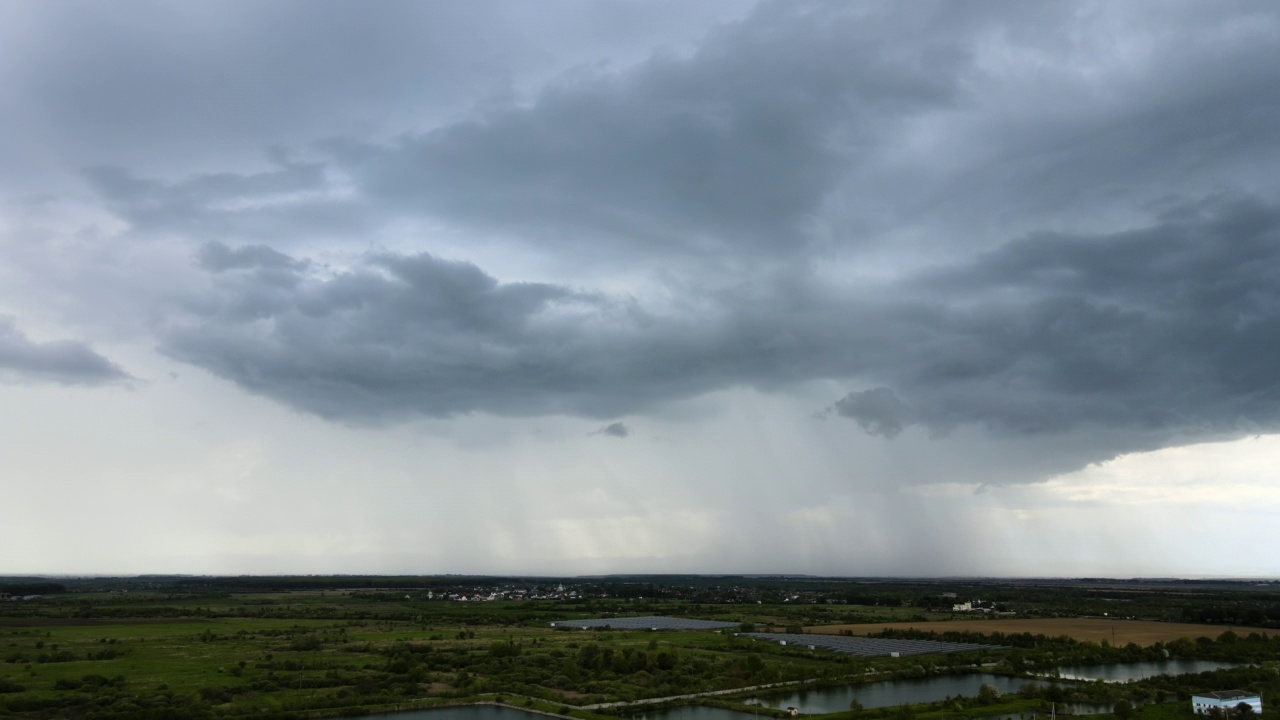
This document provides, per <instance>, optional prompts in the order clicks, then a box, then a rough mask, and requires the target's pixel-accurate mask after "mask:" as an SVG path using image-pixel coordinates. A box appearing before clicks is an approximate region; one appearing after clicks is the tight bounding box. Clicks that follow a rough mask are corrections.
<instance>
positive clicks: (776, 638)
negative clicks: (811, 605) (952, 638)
mask: <svg viewBox="0 0 1280 720" xmlns="http://www.w3.org/2000/svg"><path fill="white" fill-rule="evenodd" d="M741 634H742V635H743V636H744V637H750V638H752V639H755V640H769V641H771V642H776V643H780V644H782V645H800V646H802V647H808V648H811V649H817V648H822V649H823V650H831V651H832V652H838V653H844V654H846V655H858V656H860V657H893V656H895V654H896V655H897V656H904V657H905V656H907V655H926V654H929V653H956V652H969V651H972V650H1008V649H1009V648H1008V646H1005V645H979V644H976V643H956V642H938V641H934V640H888V639H883V638H864V637H848V636H843V635H795V634H791V633H741Z"/></svg>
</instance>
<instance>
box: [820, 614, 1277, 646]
mask: <svg viewBox="0 0 1280 720" xmlns="http://www.w3.org/2000/svg"><path fill="white" fill-rule="evenodd" d="M886 628H896V629H907V628H915V629H917V630H927V631H931V632H949V631H958V632H981V633H990V632H1001V633H1023V632H1029V633H1033V634H1037V635H1040V634H1043V635H1049V636H1051V637H1053V636H1058V635H1067V636H1069V637H1071V638H1074V639H1076V640H1089V641H1092V642H1101V641H1103V640H1106V641H1108V642H1114V643H1115V644H1117V645H1125V644H1128V643H1131V642H1133V643H1137V644H1139V645H1144V646H1145V645H1150V644H1152V643H1155V642H1169V641H1171V640H1177V639H1178V638H1183V637H1185V638H1193V639H1194V638H1198V637H1201V636H1203V637H1211V638H1216V637H1218V636H1219V635H1221V634H1222V633H1224V632H1226V631H1227V630H1228V629H1230V630H1232V631H1234V632H1235V633H1236V634H1237V635H1248V634H1249V633H1251V632H1257V633H1261V634H1264V635H1274V634H1277V633H1280V630H1269V629H1266V628H1251V627H1231V628H1228V627H1227V626H1226V625H1197V624H1192V623H1166V622H1150V621H1146V620H1108V619H1106V618H1046V619H1016V618H1011V619H1008V620H944V621H941V622H914V623H911V622H900V623H868V624H861V625H815V626H812V627H807V628H805V631H806V632H811V633H823V634H829V635H837V634H839V633H840V632H841V631H842V630H849V631H852V632H853V634H854V635H867V634H869V633H873V632H879V631H881V630H884V629H886Z"/></svg>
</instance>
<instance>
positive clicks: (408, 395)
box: [164, 197, 1280, 437]
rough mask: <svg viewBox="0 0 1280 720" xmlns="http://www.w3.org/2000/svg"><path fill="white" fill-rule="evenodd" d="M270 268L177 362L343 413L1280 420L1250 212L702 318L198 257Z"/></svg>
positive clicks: (819, 290)
mask: <svg viewBox="0 0 1280 720" xmlns="http://www.w3.org/2000/svg"><path fill="white" fill-rule="evenodd" d="M255 253H257V254H259V255H262V256H263V259H264V260H265V263H264V264H265V265H266V267H259V266H257V265H254V266H253V267H252V268H251V267H249V263H248V262H247V261H246V262H244V263H242V265H243V266H244V267H242V268H241V269H239V270H234V269H227V268H228V267H230V265H231V263H230V262H229V261H226V262H223V263H222V264H220V265H217V266H216V267H215V268H214V269H216V270H218V272H219V275H218V277H219V278H225V279H226V280H227V282H219V283H218V284H217V285H216V287H217V292H218V293H219V294H217V295H216V296H212V297H211V298H206V299H205V300H203V301H201V302H200V303H195V304H193V306H200V307H204V308H207V309H206V310H205V311H203V314H197V315H194V316H193V317H191V318H190V319H189V321H188V322H187V323H186V324H182V325H179V326H176V327H175V328H174V329H173V330H172V331H171V332H170V333H169V334H168V335H167V337H166V341H165V345H164V347H165V348H166V350H167V351H168V352H170V353H172V354H173V355H174V356H175V357H179V358H182V359H183V360H186V361H188V362H192V363H195V364H198V365H202V366H205V367H207V368H209V369H210V370H212V371H214V372H215V373H217V374H219V375H222V376H223V377H227V378H228V379H230V380H233V381H235V382H236V383H238V384H240V385H242V386H244V387H246V388H248V389H251V390H253V391H254V392H258V393H262V394H265V395H268V396H271V397H275V398H277V399H279V400H282V401H284V402H286V403H289V404H291V405H293V406H295V407H297V408H299V409H303V410H306V411H310V412H315V413H317V414H320V415H322V416H324V417H330V418H335V419H345V420H353V421H366V420H367V421H374V420H379V419H386V418H395V417H407V416H410V415H413V414H425V415H432V416H448V415H452V414H456V413H468V412H477V411H478V412H489V413H497V414H502V415H517V416H519V415H536V414H549V413H550V414H555V413H568V414H577V415H584V416H588V417H603V416H607V415H616V414H622V413H634V412H642V411H644V410H646V409H649V408H652V407H653V406H654V405H655V404H657V403H661V402H664V401H671V400H678V399H681V398H684V397H689V396H696V395H699V394H704V393H708V392H712V391H716V390H721V389H725V388H728V387H732V386H735V385H748V386H752V387H758V388H762V389H763V388H771V387H777V386H778V385H779V384H785V383H794V382H803V381H809V380H819V379H846V380H857V381H860V382H863V383H868V384H872V383H873V384H874V385H873V387H875V389H868V390H865V391H857V392H851V393H850V394H849V395H848V396H847V397H845V398H843V399H841V400H839V401H838V402H836V403H835V405H834V409H835V410H836V411H837V413H838V414H839V415H841V416H844V417H848V418H851V419H853V420H856V421H857V422H858V424H859V425H861V427H862V428H863V429H864V430H866V431H867V432H869V433H872V434H876V435H882V436H885V437H893V436H895V435H897V434H899V433H900V432H901V431H902V430H903V429H904V428H905V427H908V426H910V425H912V424H920V425H925V426H928V427H929V428H931V429H932V430H933V431H935V432H946V431H948V430H950V429H951V428H954V427H955V426H957V425H962V424H974V425H978V426H981V427H984V428H986V429H988V430H990V431H993V432H996V433H999V434H1006V435H1034V434H1042V433H1064V432H1068V431H1071V430H1074V429H1077V428H1079V427H1081V426H1086V425H1089V426H1103V427H1113V428H1128V429H1133V430H1138V431H1144V432H1145V431H1158V432H1169V433H1172V432H1180V433H1183V432H1203V433H1207V434H1210V435H1212V434H1215V433H1229V432H1232V431H1238V432H1249V431H1254V430H1255V429H1259V428H1261V429H1272V428H1275V427H1276V426H1277V422H1280V415H1278V413H1277V407H1280V406H1278V405H1277V402H1276V400H1277V398H1276V395H1275V393H1276V390H1275V388H1276V387H1277V386H1280V297H1278V296H1277V291H1276V289H1275V286H1274V282H1273V278H1275V277H1277V276H1280V210H1277V208H1276V207H1275V206H1274V205H1269V204H1266V203H1263V202H1261V201H1259V200H1257V199H1255V198H1248V197H1215V198H1210V199H1206V200H1204V201H1201V202H1196V203H1185V204H1180V205H1178V206H1176V207H1169V208H1167V209H1166V210H1164V211H1163V212H1162V213H1161V214H1160V215H1159V216H1158V217H1156V218H1154V219H1153V221H1152V223H1151V224H1150V225H1148V226H1146V227H1142V228H1137V229H1133V230H1128V231H1124V232H1120V233H1113V234H1105V235H1049V234H1042V235H1036V236H1030V237H1026V238H1022V239H1018V240H1014V241H1011V242H1009V243H1007V244H1005V245H1003V246H1001V247H999V248H997V249H995V250H992V251H989V252H987V253H985V254H983V255H981V256H979V257H978V258H976V259H975V260H973V261H971V262H967V263H961V264H957V265H955V266H951V267H945V268H938V269H935V270H931V271H928V272H925V273H920V274H916V275H911V276H908V277H905V278H903V279H900V280H898V281H895V282H892V283H889V284H887V285H885V286H883V287H880V288H877V289H876V290H877V292H870V293H866V292H863V293H852V294H851V293H843V292H841V291H839V290H838V289H835V288H824V287H822V285H821V283H820V282H819V281H817V280H816V279H815V278H812V277H809V278H807V280H808V289H807V290H805V291H799V290H797V286H798V285H804V284H805V283H804V282H802V281H803V280H805V278H801V279H797V278H794V277H775V278H761V279H759V280H758V281H757V283H756V284H755V285H754V286H753V287H752V288H750V289H747V290H742V291H740V292H736V293H728V294H723V293H722V294H716V295H714V296H712V295H708V296H703V297H696V298H693V297H691V298H689V301H690V304H696V305H697V306H699V307H701V308H704V310H703V311H702V312H700V313H698V314H694V315H689V314H684V315H674V314H663V313H660V312H654V311H650V310H648V309H646V308H645V307H644V306H643V304H641V303H638V302H636V301H634V300H630V299H628V298H625V297H611V296H608V295H606V294H603V293H598V292H583V291H579V290H574V289H571V288H569V287H566V286H561V285H553V284H539V283H502V282H499V281H497V280H496V279H494V278H493V277H491V276H489V275H488V274H486V273H485V272H484V271H483V270H481V269H480V268H478V267H476V266H474V265H471V264H468V263H460V262H450V261H445V260H442V259H439V258H435V257H432V256H429V255H418V256H400V255H380V256H372V257H369V258H367V259H366V261H365V262H364V264H363V265H361V266H360V267H359V268H357V269H353V270H351V271H347V272H342V273H339V274H337V275H334V276H332V277H319V276H314V275H312V274H310V273H308V271H307V270H306V268H307V267H308V266H307V264H306V263H304V262H301V261H296V260H290V259H286V258H283V256H278V255H276V254H265V253H263V251H261V250H255V249H253V248H240V249H236V250H231V249H226V248H219V249H217V250H216V253H214V252H211V251H209V250H206V253H205V255H204V256H203V257H205V258H207V257H208V256H209V255H210V254H216V255H217V256H218V257H226V258H233V257H236V258H251V257H254V256H255ZM204 262H205V265H206V266H208V264H209V263H208V260H207V259H206V260H204ZM254 298H257V299H258V301H257V302H256V304H255V302H253V301H252V299H254ZM246 307H248V309H246ZM264 320H265V321H267V322H266V324H264V323H263V321H264ZM890 388H892V389H890Z"/></svg>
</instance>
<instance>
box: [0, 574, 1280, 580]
mask: <svg viewBox="0 0 1280 720" xmlns="http://www.w3.org/2000/svg"><path fill="white" fill-rule="evenodd" d="M22 578H31V579H36V578H38V579H46V580H53V579H64V580H76V579H82V580H90V579H133V578H210V579H217V578H492V579H506V578H510V579H520V580H528V579H546V580H593V579H594V580H601V579H611V578H745V579H766V580H768V579H774V580H788V579H796V580H853V581H869V580H873V581H874V580H880V581H893V582H910V581H928V582H956V581H1020V582H1030V581H1055V582H1063V581H1073V582H1177V581H1220V582H1280V576H1275V575H1212V574H1188V575H1131V576H1127V577H1120V576H1103V575H1075V576H1070V575H814V574H810V573H721V572H701V573H625V572H623V573H593V574H585V575H570V574H563V575H556V574H541V573H456V572H450V573H378V572H372V573H351V572H337V573H289V572H283V573H175V572H153V573H145V572H144V573H111V572H94V573H67V572H59V573H0V580H7V579H22Z"/></svg>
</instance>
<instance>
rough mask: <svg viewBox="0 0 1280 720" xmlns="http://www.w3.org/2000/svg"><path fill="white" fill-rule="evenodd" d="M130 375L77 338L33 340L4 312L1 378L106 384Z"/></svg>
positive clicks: (0, 325)
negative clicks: (42, 341)
mask: <svg viewBox="0 0 1280 720" xmlns="http://www.w3.org/2000/svg"><path fill="white" fill-rule="evenodd" d="M129 379H131V378H130V376H129V374H128V373H126V372H125V371H124V370H122V369H121V368H120V367H119V366H118V365H116V364H115V363H113V362H111V361H110V360H108V359H107V358H105V357H103V356H101V355H99V354H98V353H96V352H94V351H93V349H92V348H90V347H89V346H88V345H86V344H84V343H81V342H75V341H73V340H55V341H51V342H45V343H37V342H34V341H32V340H31V339H30V338H28V337H27V336H26V334H25V333H23V332H22V331H21V330H19V329H18V325H17V322H16V321H15V320H14V318H12V317H8V316H4V315H0V380H6V381H12V382H23V383H25V382H35V383H57V384H61V385H104V384H107V383H113V382H120V381H124V380H129Z"/></svg>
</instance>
